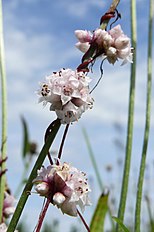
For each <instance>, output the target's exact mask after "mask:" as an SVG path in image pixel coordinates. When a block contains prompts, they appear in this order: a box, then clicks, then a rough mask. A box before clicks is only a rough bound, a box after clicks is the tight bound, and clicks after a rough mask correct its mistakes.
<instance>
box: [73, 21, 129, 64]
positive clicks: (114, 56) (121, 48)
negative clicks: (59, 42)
mask: <svg viewBox="0 0 154 232" xmlns="http://www.w3.org/2000/svg"><path fill="white" fill-rule="evenodd" d="M75 35H76V37H77V39H78V40H79V42H78V43H76V47H77V48H78V49H79V50H80V51H82V52H84V53H85V52H87V51H88V49H89V48H90V45H91V44H92V43H95V44H96V45H97V52H98V53H99V54H101V55H103V56H104V57H105V58H107V60H108V61H109V62H110V63H112V64H114V63H115V62H116V61H117V60H118V58H119V59H122V60H123V63H122V64H125V63H126V62H131V63H132V58H133V53H132V48H131V44H130V38H128V37H127V36H126V35H125V34H124V32H123V31H122V29H121V26H120V25H117V26H115V27H113V28H112V29H111V30H109V31H106V30H102V29H101V28H98V29H96V30H95V31H94V32H93V33H91V32H90V31H86V30H76V31H75Z"/></svg>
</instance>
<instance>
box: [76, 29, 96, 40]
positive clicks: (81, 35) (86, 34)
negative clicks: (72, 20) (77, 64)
mask: <svg viewBox="0 0 154 232" xmlns="http://www.w3.org/2000/svg"><path fill="white" fill-rule="evenodd" d="M75 35H76V37H77V39H78V40H79V41H80V42H81V43H85V42H91V40H92V37H93V34H92V33H91V32H90V31H86V30H85V31H84V30H76V31H75Z"/></svg>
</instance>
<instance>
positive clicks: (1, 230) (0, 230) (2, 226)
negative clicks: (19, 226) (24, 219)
mask: <svg viewBox="0 0 154 232" xmlns="http://www.w3.org/2000/svg"><path fill="white" fill-rule="evenodd" d="M7 229H8V227H7V226H6V224H5V223H2V224H0V232H6V231H7ZM14 232H18V230H15V231H14Z"/></svg>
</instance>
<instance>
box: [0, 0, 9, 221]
mask: <svg viewBox="0 0 154 232" xmlns="http://www.w3.org/2000/svg"><path fill="white" fill-rule="evenodd" d="M0 75H1V101H2V125H1V126H2V142H1V154H0V156H1V159H2V160H3V163H2V165H1V172H2V173H3V175H2V176H1V178H0V223H1V222H2V211H3V201H4V191H5V185H6V175H5V170H6V162H5V160H6V153H7V88H6V86H7V85H6V71H5V52H4V39H3V14H2V0H0Z"/></svg>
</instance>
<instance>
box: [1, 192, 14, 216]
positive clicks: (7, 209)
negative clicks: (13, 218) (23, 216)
mask: <svg viewBox="0 0 154 232" xmlns="http://www.w3.org/2000/svg"><path fill="white" fill-rule="evenodd" d="M14 203H15V198H14V197H13V196H12V195H10V194H8V193H7V192H5V197H4V205H3V216H4V217H5V218H8V217H9V216H10V215H11V214H13V213H14V210H15V207H14Z"/></svg>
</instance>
